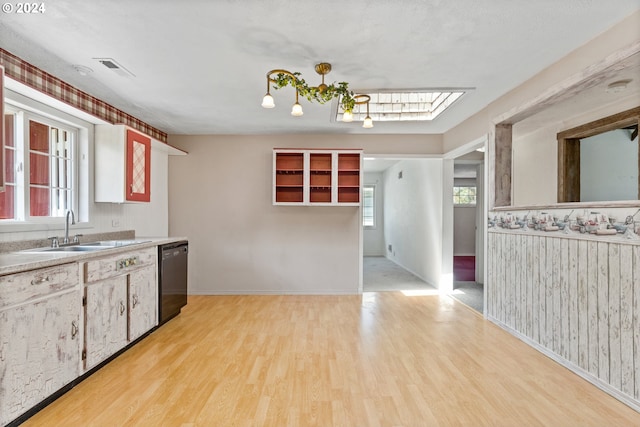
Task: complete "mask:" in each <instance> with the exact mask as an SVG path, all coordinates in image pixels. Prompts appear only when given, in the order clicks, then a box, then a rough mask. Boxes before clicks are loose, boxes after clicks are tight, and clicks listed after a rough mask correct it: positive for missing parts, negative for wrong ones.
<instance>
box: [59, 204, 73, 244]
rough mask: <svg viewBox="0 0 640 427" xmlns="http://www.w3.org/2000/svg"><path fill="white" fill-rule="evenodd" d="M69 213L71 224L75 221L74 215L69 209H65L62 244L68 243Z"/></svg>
mask: <svg viewBox="0 0 640 427" xmlns="http://www.w3.org/2000/svg"><path fill="white" fill-rule="evenodd" d="M69 214H71V225H74V224H75V223H76V216H75V215H74V214H73V211H72V210H71V209H69V210H67V216H66V218H65V221H64V240H63V241H62V244H63V245H67V244H69Z"/></svg>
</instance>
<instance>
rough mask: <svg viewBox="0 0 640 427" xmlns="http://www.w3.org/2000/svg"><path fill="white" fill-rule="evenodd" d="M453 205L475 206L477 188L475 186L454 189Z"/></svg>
mask: <svg viewBox="0 0 640 427" xmlns="http://www.w3.org/2000/svg"><path fill="white" fill-rule="evenodd" d="M453 204H454V205H475V204H476V187H475V186H459V187H458V186H455V187H453Z"/></svg>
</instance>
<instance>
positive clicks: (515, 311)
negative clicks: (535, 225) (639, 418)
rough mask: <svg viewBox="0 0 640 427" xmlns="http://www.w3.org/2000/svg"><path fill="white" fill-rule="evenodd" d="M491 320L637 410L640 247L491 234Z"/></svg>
mask: <svg viewBox="0 0 640 427" xmlns="http://www.w3.org/2000/svg"><path fill="white" fill-rule="evenodd" d="M487 253H488V257H487V263H488V265H487V274H488V284H487V292H488V304H487V317H488V318H489V319H490V320H492V321H493V322H495V323H497V324H499V325H501V326H503V327H505V329H508V330H510V331H512V332H514V333H515V334H516V335H519V336H521V337H522V338H523V339H524V340H525V341H527V342H529V343H531V344H532V345H534V346H535V347H537V348H538V349H540V350H541V351H543V352H545V353H547V354H549V355H550V356H552V357H553V358H554V359H556V360H558V361H559V362H560V363H562V364H563V365H565V366H567V367H568V368H570V369H572V370H574V372H576V373H578V374H580V375H581V376H583V377H585V378H586V379H587V380H589V381H591V382H593V383H594V384H596V385H598V386H599V387H601V388H603V389H604V390H605V391H608V392H610V393H611V394H613V395H614V396H616V397H618V398H620V399H621V400H623V401H624V402H625V403H627V404H630V405H631V406H634V407H636V409H638V408H640V243H639V242H638V241H629V242H625V241H622V240H617V241H607V240H606V239H601V238H594V239H593V240H589V239H587V238H585V237H584V236H580V237H579V238H572V237H571V236H566V235H555V236H554V235H540V234H533V233H523V232H512V231H511V232H510V231H501V230H492V231H490V232H489V237H488V251H487Z"/></svg>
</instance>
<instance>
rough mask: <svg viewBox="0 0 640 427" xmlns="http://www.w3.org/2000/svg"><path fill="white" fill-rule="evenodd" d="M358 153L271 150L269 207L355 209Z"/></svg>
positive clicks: (359, 168) (356, 202)
mask: <svg viewBox="0 0 640 427" xmlns="http://www.w3.org/2000/svg"><path fill="white" fill-rule="evenodd" d="M361 160H362V150H342V149H337V150H320V149H318V150H315V149H309V150H296V149H280V148H275V149H274V150H273V182H274V185H273V204H274V205H300V206H310V205H317V206H359V205H360V188H361V184H362V174H361Z"/></svg>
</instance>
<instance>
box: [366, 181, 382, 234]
mask: <svg viewBox="0 0 640 427" xmlns="http://www.w3.org/2000/svg"><path fill="white" fill-rule="evenodd" d="M367 189H371V190H372V192H373V195H372V197H371V199H372V200H373V203H372V206H371V209H372V210H373V215H372V221H373V225H366V224H365V222H364V221H365V191H366V190H367ZM376 202H377V188H376V184H363V185H362V227H363V228H364V229H365V230H375V229H376V228H377V226H378V221H377V214H378V213H377V209H376Z"/></svg>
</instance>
